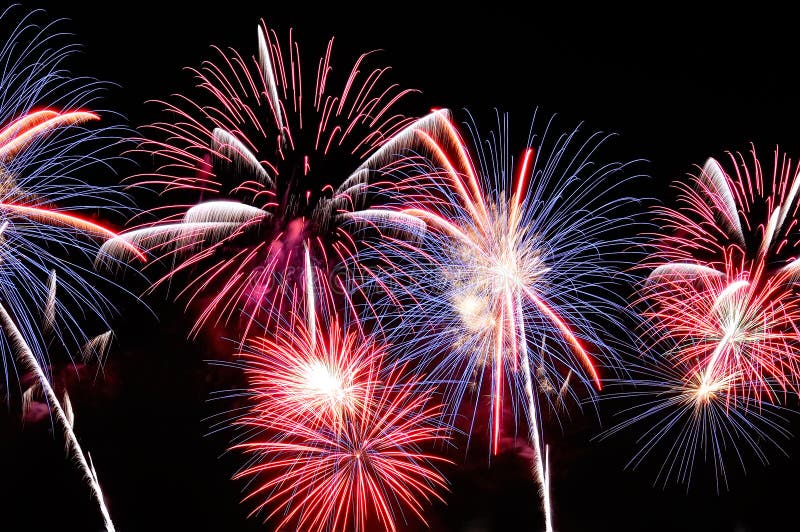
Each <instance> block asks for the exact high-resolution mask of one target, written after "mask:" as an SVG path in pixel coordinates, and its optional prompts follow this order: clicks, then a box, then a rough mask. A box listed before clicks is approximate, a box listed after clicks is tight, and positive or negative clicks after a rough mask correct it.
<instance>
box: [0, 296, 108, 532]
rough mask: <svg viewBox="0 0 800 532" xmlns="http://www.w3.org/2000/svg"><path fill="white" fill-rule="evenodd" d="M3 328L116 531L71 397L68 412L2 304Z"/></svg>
mask: <svg viewBox="0 0 800 532" xmlns="http://www.w3.org/2000/svg"><path fill="white" fill-rule="evenodd" d="M0 327H1V328H2V329H3V331H4V332H5V334H6V336H7V338H8V341H9V343H10V344H11V345H12V347H13V349H14V351H15V356H16V357H17V360H18V362H19V364H20V365H21V366H22V368H24V369H26V370H27V371H30V372H32V373H33V374H34V375H36V379H37V383H38V384H39V386H41V388H42V390H43V391H44V394H45V397H46V398H47V403H48V405H49V406H50V409H51V411H52V412H53V414H54V415H55V419H56V421H57V422H58V423H59V424H60V425H61V429H62V430H63V431H64V437H65V439H66V441H67V451H68V452H69V454H70V455H71V456H72V457H73V458H74V459H75V461H77V462H78V465H79V466H80V468H81V472H82V473H83V478H84V480H85V481H86V483H87V484H88V485H89V488H90V489H91V490H92V495H94V498H95V500H96V501H97V504H98V506H99V507H100V512H101V513H102V515H103V524H104V525H105V527H106V530H107V531H108V532H113V531H114V530H115V528H114V523H113V522H112V521H111V516H110V515H109V513H108V508H106V503H105V499H104V497H103V491H102V490H101V489H100V484H99V483H98V481H97V474H96V472H95V471H94V467H90V466H89V464H88V463H87V462H86V458H85V457H84V456H83V450H82V449H81V446H80V444H79V443H78V438H77V436H75V432H74V431H73V430H72V425H73V419H74V414H73V412H72V407H71V405H70V404H69V400H67V405H68V410H67V411H66V412H65V411H64V409H63V408H62V407H61V403H60V402H59V400H58V396H56V394H55V392H54V391H53V388H52V387H51V386H50V381H49V380H48V379H47V375H45V373H44V371H42V367H41V366H40V365H39V362H38V361H37V360H36V356H35V355H34V353H33V351H31V349H30V347H28V344H27V342H26V341H25V338H24V337H23V336H22V333H21V332H20V330H19V328H18V327H17V325H16V324H15V323H14V320H13V319H12V318H11V316H10V315H9V314H8V311H7V310H6V309H5V307H4V306H3V305H2V304H0Z"/></svg>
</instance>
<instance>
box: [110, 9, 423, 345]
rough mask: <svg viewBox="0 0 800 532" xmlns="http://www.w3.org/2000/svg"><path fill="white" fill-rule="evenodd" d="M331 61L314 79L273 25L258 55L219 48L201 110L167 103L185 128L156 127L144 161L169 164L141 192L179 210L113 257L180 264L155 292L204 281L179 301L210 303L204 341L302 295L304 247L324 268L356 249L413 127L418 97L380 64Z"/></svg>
mask: <svg viewBox="0 0 800 532" xmlns="http://www.w3.org/2000/svg"><path fill="white" fill-rule="evenodd" d="M332 51H333V40H332V39H331V40H330V41H329V42H328V44H327V47H326V48H325V51H324V53H323V54H322V55H321V57H319V58H318V59H317V60H315V61H314V63H313V68H312V69H311V70H305V69H304V67H303V66H302V63H301V60H300V47H299V46H298V44H297V42H295V40H294V36H293V34H292V33H290V34H289V38H288V40H287V41H286V46H285V47H284V46H281V44H280V43H279V39H278V37H277V35H276V33H275V32H274V31H272V30H270V29H269V28H267V27H266V26H265V25H261V26H259V27H258V54H257V55H256V56H242V55H240V54H239V53H238V52H235V51H227V52H226V51H222V50H217V52H218V60H217V61H215V62H212V61H208V62H206V63H204V64H203V65H202V66H201V67H200V68H199V69H196V70H193V72H194V74H195V77H196V80H197V88H198V89H199V90H198V97H197V99H196V100H193V99H189V98H188V97H183V96H181V97H179V98H176V100H175V101H174V102H173V103H165V104H164V105H165V106H166V110H167V112H168V113H169V115H170V117H171V118H172V120H171V121H168V122H159V123H156V124H153V125H151V126H149V128H147V129H148V130H149V131H150V132H151V133H152V139H150V140H144V141H143V142H142V145H141V150H142V151H144V152H146V153H148V154H150V155H152V156H153V157H154V158H155V159H156V160H158V161H160V163H161V165H160V166H159V167H158V169H157V171H156V172H155V173H154V174H152V175H147V176H139V182H138V184H139V185H141V186H155V187H157V188H160V189H162V190H163V191H164V193H165V194H166V193H169V194H170V195H171V197H173V198H177V202H178V203H177V204H175V205H173V206H170V207H162V208H158V209H154V210H153V213H154V214H156V215H157V216H158V218H159V219H158V221H155V222H152V223H147V224H144V225H142V226H140V227H138V228H135V229H133V230H131V231H129V232H127V233H125V234H124V235H123V236H121V237H120V238H118V239H115V240H112V241H110V242H108V243H107V244H106V247H105V250H106V251H108V252H110V253H112V254H114V255H116V256H118V257H124V256H126V255H129V254H130V249H129V248H126V247H125V244H129V243H135V244H137V246H142V247H144V248H146V249H148V250H150V251H151V252H152V253H154V254H155V255H156V256H158V257H159V258H162V259H165V260H167V261H168V262H169V265H170V269H169V271H168V272H167V273H166V275H164V276H163V277H161V278H160V279H159V280H157V281H156V282H155V283H153V288H156V287H157V286H159V285H161V284H163V283H165V282H167V281H168V280H170V279H172V278H173V277H174V276H175V275H176V274H177V273H178V272H181V271H184V270H191V271H193V272H194V276H193V278H192V279H191V280H190V281H189V282H188V283H187V284H186V285H185V287H184V288H183V289H182V290H181V292H180V294H181V295H183V296H186V298H187V299H188V301H189V302H191V301H192V300H195V299H202V300H203V303H202V305H203V309H202V311H201V313H200V315H199V317H198V319H197V321H196V323H195V327H194V332H195V333H196V332H197V330H198V329H199V328H200V327H201V326H202V325H203V324H204V323H206V322H208V321H209V320H211V321H227V320H229V319H230V317H231V316H234V315H235V316H238V315H239V314H237V312H238V311H239V310H240V309H242V308H245V307H246V303H247V302H248V301H252V302H253V308H245V311H246V312H247V313H252V312H253V310H254V308H255V309H257V308H258V306H259V304H260V302H262V301H264V300H265V299H266V298H267V297H269V298H270V299H272V300H275V299H276V296H279V295H280V293H281V292H282V291H283V290H284V289H287V288H289V289H291V288H292V287H294V286H296V285H298V283H300V284H302V282H303V279H304V275H305V274H304V273H303V272H305V271H306V264H305V253H304V250H305V249H308V250H310V262H311V263H312V265H313V266H315V267H321V268H322V269H324V270H332V269H335V268H336V267H337V265H340V264H341V263H342V262H343V260H344V259H346V258H348V257H350V256H351V255H352V253H353V251H354V248H355V244H356V243H355V241H354V239H353V237H352V235H351V234H350V232H348V230H347V228H346V225H347V224H346V222H347V221H348V220H351V219H352V217H353V213H354V212H357V211H359V210H360V209H362V208H364V207H365V205H366V204H367V203H368V202H369V194H368V186H367V182H368V180H369V175H370V170H369V168H370V166H371V161H372V160H374V159H379V158H380V154H381V152H382V150H383V149H386V147H387V143H388V142H389V141H390V139H392V138H393V137H394V136H395V134H397V133H399V132H401V131H402V130H403V128H405V127H406V126H408V124H409V123H410V120H409V119H407V118H405V117H404V116H403V115H401V114H399V112H398V111H397V108H398V103H399V102H400V101H401V100H403V99H404V98H405V97H406V96H407V95H408V94H409V93H410V92H412V91H409V90H404V89H401V88H400V87H398V86H397V85H396V84H391V83H389V82H388V80H387V78H388V71H389V69H388V68H385V67H382V68H371V67H369V66H368V64H369V63H370V62H371V59H372V58H371V54H364V55H362V56H360V57H359V58H358V59H357V60H356V61H355V63H354V64H353V66H352V67H351V68H350V69H349V70H347V71H345V72H344V75H343V76H342V75H340V71H339V70H338V69H334V68H333V62H332V53H333V52H332ZM158 138H160V139H163V140H157V139H158ZM187 202H188V205H187ZM334 275H339V273H338V272H336V273H335V274H334Z"/></svg>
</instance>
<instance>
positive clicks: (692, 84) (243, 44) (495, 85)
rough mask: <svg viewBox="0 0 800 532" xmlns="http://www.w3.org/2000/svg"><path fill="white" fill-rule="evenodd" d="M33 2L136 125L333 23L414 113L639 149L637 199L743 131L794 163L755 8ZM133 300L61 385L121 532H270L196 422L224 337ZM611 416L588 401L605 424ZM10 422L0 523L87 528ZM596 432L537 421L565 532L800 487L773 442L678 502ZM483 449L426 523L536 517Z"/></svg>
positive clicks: (533, 504)
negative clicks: (101, 353)
mask: <svg viewBox="0 0 800 532" xmlns="http://www.w3.org/2000/svg"><path fill="white" fill-rule="evenodd" d="M26 6H27V7H44V8H46V9H47V10H48V12H49V13H50V14H51V15H52V16H53V17H67V18H69V19H70V20H69V21H68V22H66V23H65V24H64V25H63V26H62V27H63V28H66V29H68V30H70V31H72V32H73V33H74V34H75V36H76V40H77V41H78V42H80V43H83V44H84V45H85V47H84V50H83V52H82V54H81V56H80V57H78V58H75V60H74V63H73V65H74V67H75V69H76V70H77V71H79V72H81V73H85V74H89V75H93V76H96V77H98V78H100V79H105V80H109V81H112V82H114V83H116V84H117V85H118V87H117V88H115V89H113V90H112V91H111V92H110V93H109V94H108V95H107V98H106V100H105V101H104V102H103V106H104V107H106V108H108V109H113V110H115V111H118V112H120V113H122V114H123V115H124V116H125V117H127V119H128V122H129V124H130V125H131V126H138V125H142V124H145V123H148V122H151V121H153V120H154V119H157V118H159V117H160V115H159V109H160V107H159V106H158V105H153V104H149V105H148V104H145V103H144V102H145V101H147V100H151V99H159V98H164V97H166V96H167V95H168V94H170V93H173V92H181V91H186V90H187V89H189V87H190V83H191V81H190V77H189V75H188V74H187V73H186V72H185V71H183V70H182V69H183V68H184V67H187V66H195V65H197V64H199V62H200V61H201V60H204V59H207V58H210V57H211V52H210V45H212V44H217V45H220V46H232V47H234V48H237V49H239V50H240V51H242V52H243V53H250V52H252V51H254V50H255V43H256V25H257V23H258V21H259V19H260V18H262V17H263V18H265V19H266V20H267V22H268V23H269V24H270V25H271V26H272V27H274V28H275V29H277V30H278V31H279V32H285V31H288V29H289V28H290V27H293V28H294V29H295V30H296V32H297V33H296V37H297V40H298V41H299V42H300V45H301V47H303V49H304V50H308V52H306V53H307V55H309V56H311V55H313V54H316V53H317V52H318V51H320V50H321V46H322V45H323V44H324V42H325V40H326V39H327V38H328V37H329V36H331V35H335V36H336V43H335V48H334V54H335V57H339V58H341V60H342V61H343V62H350V61H352V59H354V58H355V56H356V54H357V53H360V52H362V51H367V50H373V49H382V50H383V51H382V52H381V55H380V57H381V59H382V61H383V62H384V63H386V64H389V65H392V66H393V68H394V70H393V79H394V80H396V81H397V82H399V83H400V84H402V85H404V86H408V87H415V88H418V89H420V90H421V91H422V93H421V94H420V95H418V96H416V97H414V98H413V100H412V105H415V106H416V108H412V109H411V110H410V113H415V114H419V115H421V114H424V113H425V112H427V110H428V109H430V108H432V107H449V108H452V109H461V108H463V107H467V108H469V109H470V110H472V111H475V112H478V113H481V112H487V111H491V110H492V109H494V108H495V107H498V108H501V109H502V110H505V111H509V112H510V113H511V117H512V120H515V121H516V123H517V124H518V125H519V127H520V128H521V129H526V127H527V125H528V122H529V119H530V116H531V112H532V110H533V109H534V108H535V107H536V106H539V107H540V108H541V110H543V111H545V112H546V113H548V114H550V113H559V114H560V115H561V116H562V117H563V118H564V123H567V124H575V123H577V122H579V121H584V122H585V123H586V126H587V127H588V128H590V129H592V130H603V131H608V132H615V133H617V134H618V135H619V136H618V138H616V139H615V140H614V141H613V145H614V153H615V155H616V156H617V157H618V158H619V159H622V160H627V159H639V158H643V159H646V160H647V161H648V162H647V163H646V164H645V165H644V171H645V172H646V173H647V174H649V175H650V176H651V179H650V180H648V181H647V185H643V186H642V187H641V189H640V190H631V194H634V195H649V196H656V197H663V198H666V197H667V196H666V192H667V184H668V183H669V182H670V181H671V180H673V179H678V178H682V177H683V176H685V174H686V173H687V172H689V171H691V170H692V165H694V164H701V163H702V162H703V161H704V160H705V158H707V157H708V156H712V155H714V156H722V155H723V153H724V151H725V150H744V151H746V150H748V149H749V143H750V142H753V143H754V144H755V146H756V148H757V149H758V151H759V153H760V154H761V156H762V158H764V159H765V160H768V159H770V158H771V155H772V151H773V150H774V148H775V146H776V145H780V147H781V148H782V149H784V150H786V151H788V152H789V154H791V155H795V156H797V155H798V154H800V142H799V141H800V138H799V137H798V134H797V125H798V124H800V104H798V95H799V94H800V91H798V84H797V82H796V81H795V79H796V73H797V68H798V60H797V51H798V50H799V49H800V47H798V46H797V44H796V39H795V37H794V28H793V27H792V24H791V18H792V17H791V16H790V15H789V14H788V13H783V12H780V11H778V10H772V9H771V8H770V7H769V6H767V5H765V4H759V5H758V6H757V7H753V6H749V7H748V8H747V11H742V12H736V11H733V10H726V11H720V12H712V11H710V10H709V11H708V12H701V11H698V10H697V9H696V8H679V7H676V6H674V5H672V4H666V3H665V4H655V3H653V4H648V6H647V9H646V10H645V9H642V10H639V9H638V8H634V9H622V8H609V7H606V6H603V7H598V6H596V7H593V8H591V9H588V10H587V9H586V8H585V7H582V6H577V5H568V4H563V5H562V6H561V7H559V8H557V9H556V8H552V7H548V8H547V9H544V8H541V7H539V6H537V5H536V3H534V2H530V3H527V2H526V3H524V5H520V6H517V5H514V4H512V3H503V2H479V3H477V4H476V5H475V6H474V7H468V4H467V3H463V4H461V5H453V6H444V5H434V3H433V2H402V3H388V2H381V3H378V2H376V3H375V4H371V5H364V4H360V5H342V4H339V3H325V4H324V5H322V6H316V5H307V4H304V3H302V2H297V3H291V4H290V3H277V2H246V3H244V2H242V3H239V2H235V1H230V2H212V3H210V4H205V5H201V4H200V3H186V4H181V3H172V2H167V1H166V0H164V1H161V2H153V1H149V0H147V1H139V2H126V3H117V2H113V3H112V2H108V3H103V4H97V5H95V4H94V3H81V2H68V3H67V2H65V3H61V2H39V3H28V4H26ZM281 34H282V35H285V33H281ZM129 171H132V170H131V169H127V168H121V172H122V173H123V174H124V173H125V172H129ZM132 282H133V288H138V287H137V286H136V282H135V281H132ZM146 301H147V303H148V304H149V305H150V307H151V308H152V309H153V311H155V313H156V314H157V315H158V318H157V319H156V318H155V317H154V315H153V313H151V312H150V311H148V310H147V309H145V308H144V307H143V306H142V305H139V304H135V303H133V302H131V301H130V300H127V301H125V300H124V298H122V299H121V300H120V311H121V316H120V317H119V319H118V320H117V323H118V326H117V342H116V344H115V345H114V347H113V349H112V351H111V353H110V358H109V361H108V363H107V365H106V368H105V372H104V374H103V375H100V376H99V377H97V378H94V373H93V372H94V370H93V369H92V370H91V371H84V373H83V374H82V376H81V378H80V380H78V379H75V378H74V377H72V376H69V375H68V376H66V377H64V378H65V379H68V380H69V382H70V390H71V395H72V398H73V403H74V406H75V410H76V414H77V424H76V431H77V433H78V435H79V438H80V440H81V442H82V444H83V445H84V448H85V449H86V450H88V451H89V452H90V453H91V455H92V457H93V459H94V461H95V465H96V468H97V470H98V473H99V476H100V480H101V482H102V484H103V486H104V489H105V493H106V496H107V499H108V505H109V508H110V512H111V515H112V517H113V519H114V520H115V523H116V525H117V528H118V530H120V531H122V532H134V531H146V530H219V531H240V530H241V531H245V530H270V527H269V525H266V526H265V525H263V524H261V522H260V521H259V519H258V518H250V519H248V518H247V513H248V507H247V506H246V505H243V504H239V500H240V498H241V493H240V489H241V488H242V487H243V486H242V485H241V484H238V483H236V482H234V481H232V480H230V478H229V477H230V476H231V475H232V473H233V472H234V471H235V468H236V466H237V465H238V461H237V457H236V456H231V455H223V454H222V452H223V450H224V448H225V446H226V444H227V442H228V435H226V434H221V435H219V434H208V432H209V429H210V423H209V421H207V419H206V418H207V417H208V416H210V415H212V414H214V413H216V412H219V410H220V405H219V404H214V403H209V402H208V399H209V395H210V393H211V392H212V391H214V390H219V389H222V388H224V387H225V386H228V385H230V383H231V382H234V381H235V376H234V375H232V374H231V373H230V372H229V371H226V370H221V369H220V368H216V367H213V366H211V365H209V364H208V363H207V360H209V359H213V358H217V357H218V356H219V353H220V352H224V351H225V349H226V346H227V344H225V343H224V342H222V341H221V340H219V339H218V338H219V337H220V336H221V334H222V333H221V331H213V330H211V331H207V332H206V333H204V334H203V335H201V337H199V338H198V339H196V340H187V339H186V336H187V334H188V330H189V327H190V325H191V321H190V320H189V319H188V318H187V312H185V309H184V308H183V306H182V304H180V303H172V302H171V301H172V300H170V299H167V298H166V297H165V295H164V294H163V293H161V294H156V295H155V296H152V297H150V298H148V299H146ZM188 314H191V313H188ZM612 414H613V412H612V411H610V410H607V409H606V408H605V407H604V406H603V405H602V404H601V419H603V421H604V422H605V423H606V424H607V423H608V420H610V419H612V417H611V416H612ZM3 415H4V417H3V418H2V420H3V425H2V427H3V431H2V435H3V441H2V442H1V443H0V452H1V453H2V455H1V456H0V474H2V480H0V496H1V497H2V498H0V530H13V531H15V530H56V529H58V530H96V529H99V527H100V522H99V520H98V516H97V511H96V507H95V504H94V502H93V501H92V500H91V498H90V495H89V491H88V489H86V488H85V487H84V486H83V485H82V484H81V479H80V475H79V473H77V472H76V469H75V468H74V467H73V465H72V464H71V463H70V462H69V461H68V460H65V459H64V453H63V446H62V440H61V438H60V436H58V435H56V436H55V437H52V436H51V435H50V434H49V433H48V429H49V425H48V423H47V422H46V421H45V422H41V423H38V424H28V425H25V426H24V427H23V426H21V425H20V423H19V421H18V412H15V411H13V410H11V409H9V410H7V411H6V412H4V414H3ZM794 426H795V429H800V425H798V423H794ZM600 430H601V426H600V423H599V422H598V420H597V418H596V416H593V415H592V414H591V413H587V414H585V415H581V414H580V413H578V412H576V413H575V415H574V416H573V417H572V419H571V420H568V423H567V424H566V425H565V428H564V432H563V433H559V432H551V433H550V434H549V439H550V442H551V445H552V451H551V452H552V454H551V463H552V464H553V466H552V467H553V479H552V483H553V488H552V497H553V507H554V511H555V524H556V528H557V530H559V531H561V532H572V531H584V530H585V531H594V530H601V531H602V530H617V531H628V530H630V531H639V530H642V531H647V530H650V531H655V530H664V531H667V530H669V531H672V530H698V531H700V530H702V531H716V530H720V531H723V530H724V531H742V532H743V531H771V530H793V529H797V528H800V525H796V524H794V523H796V522H797V518H796V513H795V509H796V505H797V502H796V501H797V495H798V493H799V492H800V490H798V489H797V487H796V478H797V473H798V472H800V468H798V466H797V457H798V456H800V453H799V452H798V450H800V449H798V448H797V447H798V446H797V443H796V442H795V441H790V442H787V443H785V445H784V448H785V450H786V451H787V453H788V455H789V456H788V457H786V456H782V455H780V454H779V453H777V452H774V450H773V451H772V452H770V454H769V456H770V459H771V463H770V464H769V465H766V466H764V465H761V464H760V463H758V462H757V461H756V460H755V459H754V458H753V457H751V456H750V457H747V461H746V463H747V465H748V471H747V473H746V474H743V473H741V472H739V471H737V470H736V463H735V458H734V457H731V460H730V464H731V465H732V466H733V467H732V469H733V471H732V474H731V476H730V489H729V490H728V491H725V490H723V491H722V493H720V494H717V493H716V491H715V488H714V483H713V480H712V479H711V478H708V477H710V475H707V476H705V477H704V474H703V473H702V472H701V473H700V474H699V475H698V480H697V484H696V485H695V486H693V487H692V488H691V489H690V490H689V492H688V493H687V490H686V488H685V486H684V487H682V486H675V485H668V486H667V487H666V488H661V487H660V486H658V487H653V486H652V480H653V478H654V471H655V470H654V468H653V467H650V468H647V467H645V468H644V469H643V470H641V471H639V470H637V471H629V470H626V469H625V468H624V466H625V463H626V461H627V459H628V458H629V457H630V456H631V454H632V449H633V447H632V445H633V441H632V440H633V436H632V435H631V436H621V437H619V438H615V439H611V440H606V441H600V442H598V441H593V440H592V438H593V437H594V436H596V435H597V434H598V432H599V431H600ZM796 431H797V430H795V432H796ZM481 445H483V444H482V442H481V441H480V439H479V438H478V439H477V440H476V442H475V444H474V448H473V451H472V452H471V453H470V455H469V457H468V458H467V460H466V463H465V464H463V465H462V466H461V467H459V468H457V469H454V470H452V471H448V474H449V477H450V480H451V481H452V483H453V485H452V492H451V493H450V494H449V495H447V496H446V503H445V504H437V505H436V506H435V507H434V508H432V509H431V511H430V512H429V513H428V514H427V515H429V517H430V525H431V529H432V530H436V531H464V532H466V531H506V530H509V531H511V530H537V529H540V528H541V527H542V518H541V515H540V514H539V509H538V498H537V496H536V486H535V485H534V483H533V481H532V480H531V475H530V474H529V465H528V463H527V461H526V460H525V459H524V457H522V456H521V455H520V454H519V453H518V452H516V450H514V449H509V450H508V451H507V452H505V453H503V454H501V455H500V456H499V457H498V458H497V460H496V461H494V462H493V464H492V467H491V468H490V467H488V465H487V462H486V449H485V447H481ZM455 458H456V459H458V456H456V457H455ZM697 467H698V469H699V470H701V471H702V470H703V464H697ZM416 526H417V525H415V524H414V525H409V527H408V528H407V529H408V530H417V529H418V528H415V527H416ZM419 529H422V527H419Z"/></svg>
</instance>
